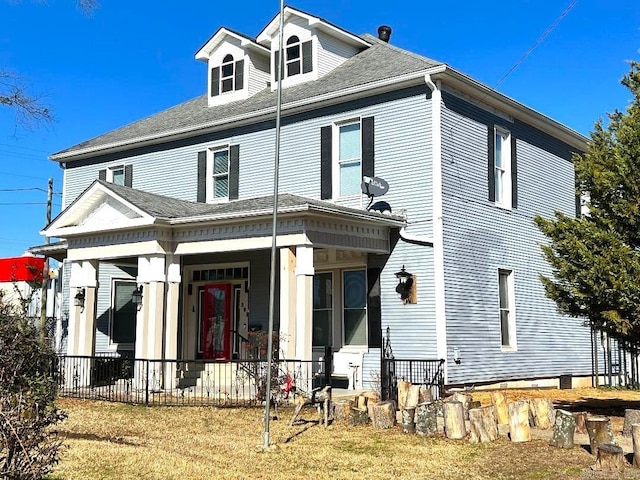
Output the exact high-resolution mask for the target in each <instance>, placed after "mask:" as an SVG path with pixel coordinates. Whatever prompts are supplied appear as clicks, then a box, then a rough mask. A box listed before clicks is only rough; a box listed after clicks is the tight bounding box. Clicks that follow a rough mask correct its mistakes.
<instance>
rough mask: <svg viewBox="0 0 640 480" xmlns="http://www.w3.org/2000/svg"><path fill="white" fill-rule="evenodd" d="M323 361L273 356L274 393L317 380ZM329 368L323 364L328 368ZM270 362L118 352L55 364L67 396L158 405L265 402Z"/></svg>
mask: <svg viewBox="0 0 640 480" xmlns="http://www.w3.org/2000/svg"><path fill="white" fill-rule="evenodd" d="M321 367H324V366H323V365H322V366H321V365H320V364H319V362H318V361H315V362H312V361H310V360H309V361H303V360H287V359H282V360H274V361H273V363H272V391H271V397H272V398H274V399H275V400H276V401H286V400H287V399H288V398H290V397H291V398H292V397H293V394H292V393H293V391H294V390H296V389H301V390H304V391H310V390H311V389H312V388H314V387H316V386H318V385H317V383H318V381H319V379H320V376H319V375H317V373H318V371H319V370H320V368H321ZM323 369H324V368H323ZM267 370H268V363H267V361H266V360H260V359H243V360H231V361H215V360H147V359H136V358H126V357H115V356H91V357H88V356H59V357H58V359H57V363H56V365H55V366H54V367H53V372H52V373H53V374H54V375H55V377H56V378H57V380H58V385H59V394H60V395H61V396H66V397H74V398H82V399H94V400H105V401H110V402H123V403H133V404H156V405H216V406H250V405H260V404H262V403H263V402H264V401H265V400H266V398H267V394H266V379H267Z"/></svg>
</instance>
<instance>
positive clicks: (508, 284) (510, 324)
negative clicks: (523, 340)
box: [498, 270, 517, 350]
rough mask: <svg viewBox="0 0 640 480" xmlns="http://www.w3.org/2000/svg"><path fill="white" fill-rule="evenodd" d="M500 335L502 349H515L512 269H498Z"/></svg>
mask: <svg viewBox="0 0 640 480" xmlns="http://www.w3.org/2000/svg"><path fill="white" fill-rule="evenodd" d="M498 297H499V304H500V337H501V340H502V348H503V349H504V350H515V349H516V345H517V344H516V316H515V291H514V280H513V271H511V270H498Z"/></svg>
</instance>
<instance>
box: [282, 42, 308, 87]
mask: <svg viewBox="0 0 640 480" xmlns="http://www.w3.org/2000/svg"><path fill="white" fill-rule="evenodd" d="M311 42H312V41H311V40H307V41H306V42H301V41H300V38H299V37H298V36H297V35H292V36H290V37H289V38H288V39H287V42H286V48H285V51H284V64H285V70H284V72H283V75H284V78H289V77H293V76H295V75H300V74H301V73H302V74H305V73H309V72H312V71H313V46H312V43H311ZM275 56H276V57H275V65H276V71H277V65H278V61H279V52H275Z"/></svg>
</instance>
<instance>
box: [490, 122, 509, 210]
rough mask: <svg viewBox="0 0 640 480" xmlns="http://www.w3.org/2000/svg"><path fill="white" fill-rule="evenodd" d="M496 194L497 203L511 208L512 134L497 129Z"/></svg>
mask: <svg viewBox="0 0 640 480" xmlns="http://www.w3.org/2000/svg"><path fill="white" fill-rule="evenodd" d="M494 165H495V196H496V205H499V206H501V207H505V208H511V134H510V133H509V132H507V131H504V130H500V129H496V130H495V152H494Z"/></svg>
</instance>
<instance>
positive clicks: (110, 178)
mask: <svg viewBox="0 0 640 480" xmlns="http://www.w3.org/2000/svg"><path fill="white" fill-rule="evenodd" d="M107 182H110V183H113V184H114V185H124V166H122V165H120V166H118V167H111V168H109V169H108V170H107Z"/></svg>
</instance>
